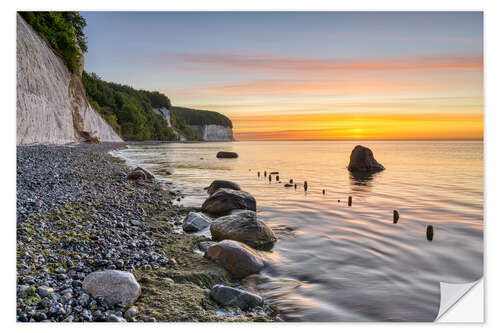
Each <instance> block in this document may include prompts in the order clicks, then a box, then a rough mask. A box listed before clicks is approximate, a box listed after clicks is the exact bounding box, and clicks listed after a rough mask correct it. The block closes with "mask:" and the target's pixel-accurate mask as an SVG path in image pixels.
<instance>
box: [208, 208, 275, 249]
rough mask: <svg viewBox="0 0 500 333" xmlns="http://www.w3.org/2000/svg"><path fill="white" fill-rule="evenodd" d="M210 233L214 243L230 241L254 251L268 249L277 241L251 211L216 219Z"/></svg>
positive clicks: (272, 233) (269, 229)
mask: <svg viewBox="0 0 500 333" xmlns="http://www.w3.org/2000/svg"><path fill="white" fill-rule="evenodd" d="M210 232H211V233H212V238H213V239H214V240H216V241H221V240H224V239H232V240H236V241H239V242H242V243H245V244H247V245H249V246H251V247H253V248H256V249H268V248H269V247H272V245H273V243H274V242H276V240H277V237H276V235H275V234H274V232H273V230H272V229H271V228H269V227H268V226H267V225H266V224H265V223H264V222H262V221H261V220H260V219H258V218H257V214H256V213H255V212H253V211H251V210H244V211H241V212H238V213H236V214H233V215H227V216H223V217H220V218H218V219H216V220H215V221H214V222H213V223H212V224H211V225H210Z"/></svg>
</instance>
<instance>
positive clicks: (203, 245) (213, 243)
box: [198, 241, 217, 252]
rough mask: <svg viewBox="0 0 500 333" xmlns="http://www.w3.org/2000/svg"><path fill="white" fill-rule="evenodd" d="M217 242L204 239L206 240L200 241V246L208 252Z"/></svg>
mask: <svg viewBox="0 0 500 333" xmlns="http://www.w3.org/2000/svg"><path fill="white" fill-rule="evenodd" d="M215 244H217V242H212V241H204V242H199V243H198V248H199V249H200V250H201V251H203V252H206V251H207V249H208V248H209V247H210V246H212V245H215Z"/></svg>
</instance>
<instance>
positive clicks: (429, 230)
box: [426, 225, 434, 242]
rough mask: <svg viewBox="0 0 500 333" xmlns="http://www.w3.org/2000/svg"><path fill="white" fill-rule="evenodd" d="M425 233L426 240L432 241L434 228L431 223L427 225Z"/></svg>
mask: <svg viewBox="0 0 500 333" xmlns="http://www.w3.org/2000/svg"><path fill="white" fill-rule="evenodd" d="M426 235H427V240H428V241H429V242H432V239H433V238H434V228H433V227H432V225H428V226H427V231H426Z"/></svg>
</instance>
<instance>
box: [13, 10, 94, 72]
mask: <svg viewBox="0 0 500 333" xmlns="http://www.w3.org/2000/svg"><path fill="white" fill-rule="evenodd" d="M19 14H20V15H21V16H22V17H23V18H24V19H25V20H26V22H28V24H29V25H31V27H32V28H33V29H35V31H36V32H38V33H39V34H40V36H42V37H43V38H44V39H45V40H46V41H47V43H49V45H50V46H51V47H52V48H53V49H54V50H55V51H56V52H58V53H59V54H61V55H62V57H63V59H64V60H65V61H66V64H67V66H68V68H69V69H70V70H71V71H76V70H77V69H78V67H79V66H80V60H81V57H82V52H87V41H86V38H85V34H84V33H83V28H84V27H85V26H86V25H87V23H86V22H85V19H84V18H83V17H82V16H81V15H80V14H79V13H78V12H19ZM80 50H81V51H80Z"/></svg>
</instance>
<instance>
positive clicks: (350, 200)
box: [347, 196, 352, 207]
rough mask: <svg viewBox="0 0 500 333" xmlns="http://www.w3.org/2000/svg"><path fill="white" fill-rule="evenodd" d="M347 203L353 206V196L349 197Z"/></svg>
mask: <svg viewBox="0 0 500 333" xmlns="http://www.w3.org/2000/svg"><path fill="white" fill-rule="evenodd" d="M347 205H348V206H349V207H350V206H352V197H351V196H349V198H347Z"/></svg>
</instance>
